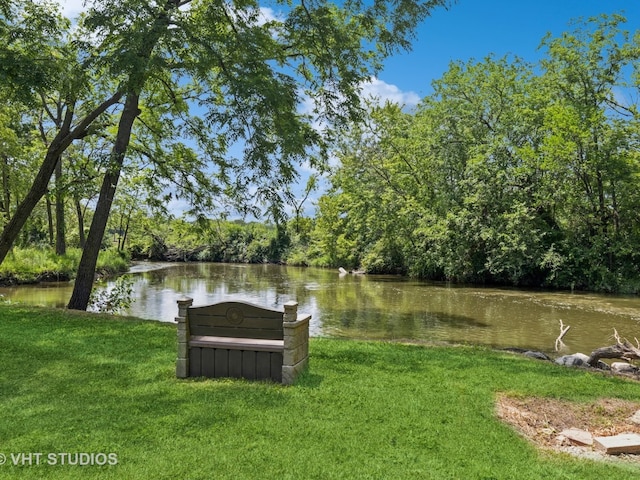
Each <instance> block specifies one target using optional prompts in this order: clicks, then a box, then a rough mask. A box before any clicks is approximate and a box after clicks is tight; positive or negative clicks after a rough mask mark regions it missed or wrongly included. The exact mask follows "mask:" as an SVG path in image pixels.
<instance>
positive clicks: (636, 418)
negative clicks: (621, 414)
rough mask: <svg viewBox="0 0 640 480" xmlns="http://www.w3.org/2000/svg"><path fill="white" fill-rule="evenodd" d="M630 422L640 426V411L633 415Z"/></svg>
mask: <svg viewBox="0 0 640 480" xmlns="http://www.w3.org/2000/svg"><path fill="white" fill-rule="evenodd" d="M629 421H630V422H631V423H635V424H636V425H640V410H638V411H637V412H636V413H634V414H633V415H631V418H630V419H629Z"/></svg>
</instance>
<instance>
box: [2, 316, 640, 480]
mask: <svg viewBox="0 0 640 480" xmlns="http://www.w3.org/2000/svg"><path fill="white" fill-rule="evenodd" d="M175 357H176V353H175V326H174V325H171V324H162V323H157V322H151V321H142V320H137V319H126V318H119V317H110V316H105V315H95V314H85V313H77V312H68V311H63V310H51V309H39V308H31V307H22V306H15V305H0V366H1V367H0V454H3V455H5V459H6V462H5V464H4V465H0V478H12V479H13V478H29V479H32V478H62V479H69V478H71V479H74V478H78V479H87V478H118V479H119V478H125V479H213V478H215V479H226V478H229V479H263V478H278V479H280V478H291V479H313V478H315V479H351V478H353V479H367V478H371V479H410V478H416V479H430V478H433V479H480V478H496V479H511V478H513V479H543V478H553V479H559V478H563V479H565V478H566V479H569V478H575V479H581V480H582V479H598V480H601V479H602V478H606V479H607V480H613V479H625V480H626V479H628V478H633V477H634V476H638V475H640V470H638V469H637V468H635V467H633V466H631V465H626V464H609V463H597V462H593V461H589V460H584V459H575V458H572V457H569V456H564V455H558V454H552V453H544V452H540V451H538V450H537V449H536V448H535V447H534V446H533V445H532V444H530V443H529V442H528V441H527V440H525V439H523V438H522V437H520V436H519V435H518V434H517V433H515V432H514V431H513V430H512V429H511V428H510V427H508V426H506V425H504V424H502V423H501V422H500V421H499V420H498V419H497V418H496V415H495V406H494V402H495V396H496V393H497V392H509V393H512V394H516V395H536V396H548V397H558V398H564V399H571V400H574V401H591V400H594V399H596V398H598V397H604V396H606V397H619V398H623V399H631V400H638V399H640V385H638V384H637V383H634V382H631V381H626V380H621V379H616V378H612V377H607V376H604V375H600V374H593V373H587V372H584V371H578V370H571V369H566V368H562V367H557V366H555V365H552V364H548V363H543V362H539V361H534V360H530V359H525V358H521V357H518V356H513V355H510V354H507V353H501V352H494V351H490V350H486V349H481V348H472V347H440V346H438V347H425V346H412V345H400V344H391V343H382V342H356V341H345V340H335V339H334V340H331V339H312V341H311V366H310V370H309V371H308V373H307V374H305V375H304V376H303V377H302V378H301V379H300V380H299V382H298V383H297V384H296V385H294V386H292V387H283V386H280V385H275V384H270V383H261V382H258V383H251V382H246V381H242V380H202V379H189V380H179V379H176V378H175ZM22 453H32V454H33V453H41V454H42V456H41V458H40V461H39V462H37V461H36V457H35V456H32V457H31V461H30V462H29V461H26V462H25V458H24V457H16V455H17V454H22ZM60 453H62V454H67V453H71V454H76V453H89V454H91V453H93V454H97V453H103V454H108V453H112V454H116V455H117V464H116V465H103V466H98V465H95V464H94V465H84V466H82V465H60V459H61V458H63V457H60V456H59V454H60ZM12 454H13V457H12ZM51 454H53V455H55V456H56V457H55V458H56V459H57V464H56V465H51V464H50V463H49V462H48V459H49V457H48V456H49V455H51ZM1 458H2V457H0V459H1ZM94 458H96V457H94ZM14 459H18V460H19V461H18V462H17V463H18V465H14V463H15V462H14ZM29 463H31V465H29ZM37 463H39V464H37ZM98 463H99V462H98Z"/></svg>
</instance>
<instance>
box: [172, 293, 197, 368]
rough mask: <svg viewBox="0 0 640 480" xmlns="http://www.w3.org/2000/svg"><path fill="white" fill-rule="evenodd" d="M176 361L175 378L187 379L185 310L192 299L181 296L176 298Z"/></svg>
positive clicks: (187, 342) (187, 335)
mask: <svg viewBox="0 0 640 480" xmlns="http://www.w3.org/2000/svg"><path fill="white" fill-rule="evenodd" d="M177 302H178V316H177V317H176V322H178V359H177V361H176V377H178V378H187V377H188V376H189V335H190V334H189V323H188V322H187V310H188V308H189V307H190V306H191V305H192V304H193V298H189V297H186V296H184V295H183V296H182V297H180V298H178V300H177Z"/></svg>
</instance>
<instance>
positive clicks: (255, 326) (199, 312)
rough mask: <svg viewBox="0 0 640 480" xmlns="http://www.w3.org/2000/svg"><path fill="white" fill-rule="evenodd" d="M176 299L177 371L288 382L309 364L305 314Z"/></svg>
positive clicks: (292, 306) (288, 308) (289, 308)
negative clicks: (195, 302)
mask: <svg viewBox="0 0 640 480" xmlns="http://www.w3.org/2000/svg"><path fill="white" fill-rule="evenodd" d="M192 302H193V300H192V299H190V298H182V299H180V300H178V317H176V321H177V322H178V359H177V364H176V375H177V376H178V377H179V378H186V377H210V378H218V377H234V378H247V379H252V380H273V381H276V382H282V383H283V384H286V385H289V384H291V383H293V382H294V380H295V378H296V377H297V375H298V374H299V373H300V372H301V371H303V370H304V369H305V368H306V367H307V364H308V357H309V321H310V319H311V316H310V315H298V314H297V306H298V304H297V303H295V302H289V303H287V304H285V306H284V311H281V310H273V309H268V308H264V307H260V306H257V305H253V304H250V303H247V302H222V303H216V304H213V305H207V306H202V307H192V306H191V304H192Z"/></svg>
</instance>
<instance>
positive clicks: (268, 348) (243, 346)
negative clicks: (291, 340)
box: [189, 335, 284, 353]
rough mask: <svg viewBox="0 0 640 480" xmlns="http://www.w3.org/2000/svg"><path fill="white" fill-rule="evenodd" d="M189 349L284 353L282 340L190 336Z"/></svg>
mask: <svg viewBox="0 0 640 480" xmlns="http://www.w3.org/2000/svg"><path fill="white" fill-rule="evenodd" d="M189 345H191V347H202V348H226V349H228V350H255V351H260V352H279V353H282V352H283V351H284V340H265V339H263V338H235V337H212V336H210V335H191V338H190V340H189Z"/></svg>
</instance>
